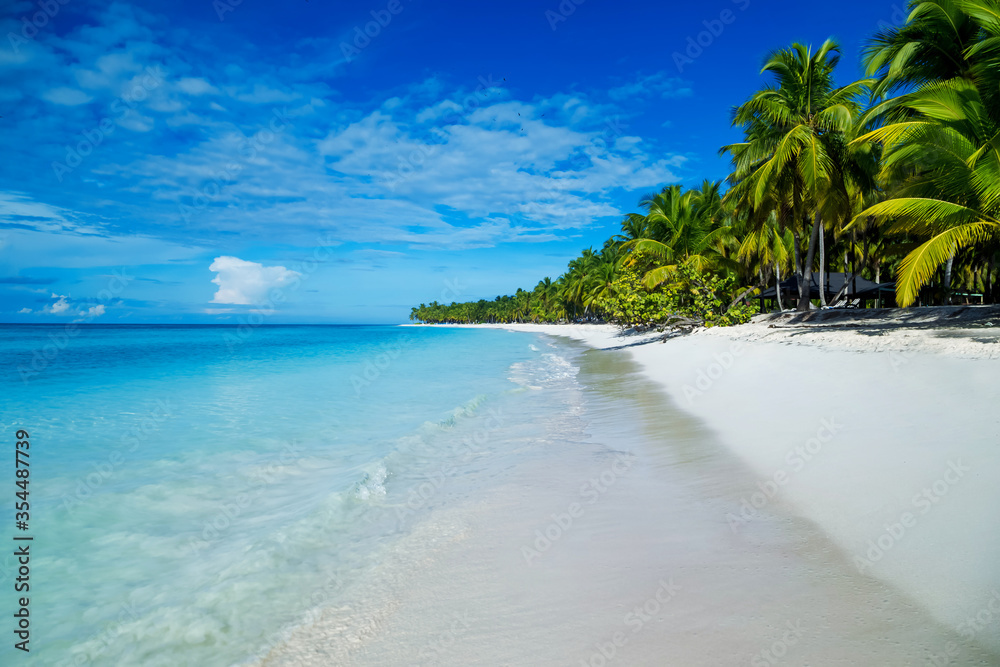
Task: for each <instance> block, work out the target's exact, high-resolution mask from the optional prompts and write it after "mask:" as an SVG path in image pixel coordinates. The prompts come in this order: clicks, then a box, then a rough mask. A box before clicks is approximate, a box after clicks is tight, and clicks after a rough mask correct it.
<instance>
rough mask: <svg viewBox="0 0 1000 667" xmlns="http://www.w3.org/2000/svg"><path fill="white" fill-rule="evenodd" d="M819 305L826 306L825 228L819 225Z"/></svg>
mask: <svg viewBox="0 0 1000 667" xmlns="http://www.w3.org/2000/svg"><path fill="white" fill-rule="evenodd" d="M817 217H819V216H817ZM818 282H819V305H820V306H822V307H823V308H826V230H825V229H824V228H823V225H822V224H820V226H819V281H818Z"/></svg>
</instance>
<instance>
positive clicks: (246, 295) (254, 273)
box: [208, 255, 302, 305]
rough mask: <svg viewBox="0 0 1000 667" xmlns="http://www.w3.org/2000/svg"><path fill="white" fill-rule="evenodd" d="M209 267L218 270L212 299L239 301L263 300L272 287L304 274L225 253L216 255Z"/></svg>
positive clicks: (250, 303) (213, 300)
mask: <svg viewBox="0 0 1000 667" xmlns="http://www.w3.org/2000/svg"><path fill="white" fill-rule="evenodd" d="M208 270H209V271H215V272H216V273H218V275H217V276H215V278H213V279H212V282H213V283H215V284H216V285H218V286H219V291H217V292H216V293H215V296H214V297H212V303H231V304H237V305H252V304H256V303H262V302H264V301H265V300H266V299H267V297H268V292H269V291H270V290H272V289H274V288H277V287H284V286H286V285H288V284H290V283H291V282H292V281H294V280H295V279H297V278H300V277H301V276H302V274H300V273H298V272H297V271H291V270H289V269H286V268H285V267H283V266H264V265H263V264H258V263H257V262H248V261H246V260H243V259H240V258H239V257H229V256H225V255H223V256H222V257H216V258H215V261H213V262H212V264H211V266H209V267H208Z"/></svg>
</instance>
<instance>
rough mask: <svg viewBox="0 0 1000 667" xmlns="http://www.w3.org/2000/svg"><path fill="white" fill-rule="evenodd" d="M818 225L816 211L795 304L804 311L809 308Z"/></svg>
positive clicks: (818, 218) (797, 308) (818, 219)
mask: <svg viewBox="0 0 1000 667" xmlns="http://www.w3.org/2000/svg"><path fill="white" fill-rule="evenodd" d="M819 227H820V217H819V213H816V217H815V219H814V221H813V225H812V233H811V234H810V235H809V250H808V251H807V252H806V261H805V264H804V266H803V267H802V279H801V280H799V303H798V306H796V310H800V311H806V310H809V306H810V303H809V291H810V289H809V288H810V287H812V265H813V260H814V259H815V258H816V246H817V245H818V243H817V241H818V240H819Z"/></svg>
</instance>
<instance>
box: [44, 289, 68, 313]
mask: <svg viewBox="0 0 1000 667" xmlns="http://www.w3.org/2000/svg"><path fill="white" fill-rule="evenodd" d="M52 298H53V299H58V301H56V302H55V303H50V304H49V305H47V306H45V310H44V311H42V312H46V313H50V314H52V315H62V314H63V313H66V311H67V310H69V301H67V300H66V299H67V297H66V296H64V295H61V294H55V293H53V294H52ZM67 314H69V313H67Z"/></svg>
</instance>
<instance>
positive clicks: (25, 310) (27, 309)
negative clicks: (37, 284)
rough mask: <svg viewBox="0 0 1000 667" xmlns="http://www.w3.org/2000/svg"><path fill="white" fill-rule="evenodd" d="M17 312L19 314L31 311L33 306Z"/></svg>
mask: <svg viewBox="0 0 1000 667" xmlns="http://www.w3.org/2000/svg"><path fill="white" fill-rule="evenodd" d="M17 312H18V314H19V315H24V314H26V313H30V312H31V308H22V309H21V310H19V311H17Z"/></svg>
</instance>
